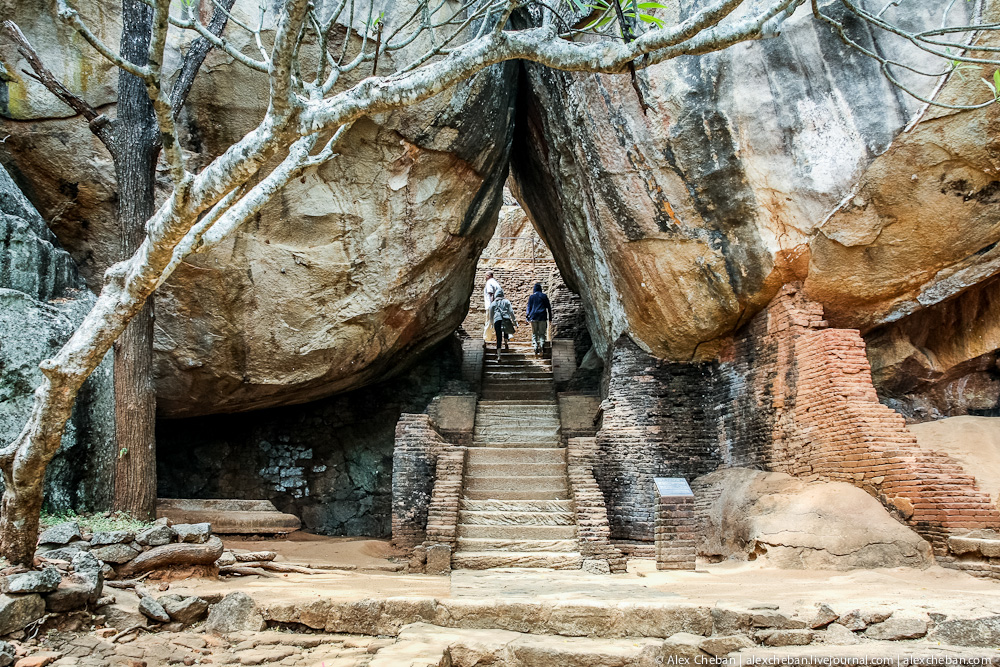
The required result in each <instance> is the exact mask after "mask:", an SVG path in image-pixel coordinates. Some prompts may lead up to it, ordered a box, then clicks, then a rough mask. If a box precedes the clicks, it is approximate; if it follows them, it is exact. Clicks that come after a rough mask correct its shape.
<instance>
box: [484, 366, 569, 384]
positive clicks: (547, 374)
mask: <svg viewBox="0 0 1000 667" xmlns="http://www.w3.org/2000/svg"><path fill="white" fill-rule="evenodd" d="M525 379H527V380H551V379H552V371H549V370H538V369H516V370H515V369H497V370H494V369H488V370H487V371H486V372H485V373H483V382H484V383H485V384H492V383H494V382H516V381H518V380H525Z"/></svg>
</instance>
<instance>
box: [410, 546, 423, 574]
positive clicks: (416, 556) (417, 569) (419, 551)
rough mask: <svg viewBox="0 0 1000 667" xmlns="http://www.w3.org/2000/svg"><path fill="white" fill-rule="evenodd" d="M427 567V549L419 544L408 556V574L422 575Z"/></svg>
mask: <svg viewBox="0 0 1000 667" xmlns="http://www.w3.org/2000/svg"><path fill="white" fill-rule="evenodd" d="M426 566H427V547H425V546H424V545H422V544H420V545H418V546H416V547H414V548H413V551H412V552H411V554H410V568H409V569H410V574H423V573H424V569H425V568H426Z"/></svg>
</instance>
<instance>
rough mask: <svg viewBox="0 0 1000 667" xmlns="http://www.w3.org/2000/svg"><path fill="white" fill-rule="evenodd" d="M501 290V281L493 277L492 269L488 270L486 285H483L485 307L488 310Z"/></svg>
mask: <svg viewBox="0 0 1000 667" xmlns="http://www.w3.org/2000/svg"><path fill="white" fill-rule="evenodd" d="M499 291H500V283H498V282H497V279H496V278H494V277H493V272H492V271H487V272H486V285H485V286H484V287H483V308H484V309H486V310H489V309H490V304H491V303H493V299H495V298H496V296H497V292H499Z"/></svg>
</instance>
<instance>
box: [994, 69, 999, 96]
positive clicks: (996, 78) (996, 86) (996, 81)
mask: <svg viewBox="0 0 1000 667" xmlns="http://www.w3.org/2000/svg"><path fill="white" fill-rule="evenodd" d="M993 89H994V90H997V91H1000V69H998V70H994V72H993Z"/></svg>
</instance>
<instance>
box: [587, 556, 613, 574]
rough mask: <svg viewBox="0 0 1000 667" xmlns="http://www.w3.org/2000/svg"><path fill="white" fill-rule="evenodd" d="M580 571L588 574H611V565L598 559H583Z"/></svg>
mask: <svg viewBox="0 0 1000 667" xmlns="http://www.w3.org/2000/svg"><path fill="white" fill-rule="evenodd" d="M582 569H583V571H584V572H589V573H590V574H611V565H610V564H609V563H608V561H606V560H601V559H599V558H586V559H584V561H583V567H582Z"/></svg>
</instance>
